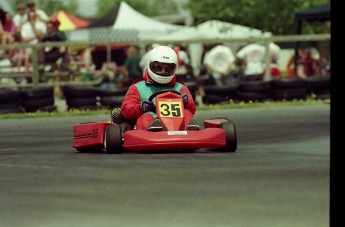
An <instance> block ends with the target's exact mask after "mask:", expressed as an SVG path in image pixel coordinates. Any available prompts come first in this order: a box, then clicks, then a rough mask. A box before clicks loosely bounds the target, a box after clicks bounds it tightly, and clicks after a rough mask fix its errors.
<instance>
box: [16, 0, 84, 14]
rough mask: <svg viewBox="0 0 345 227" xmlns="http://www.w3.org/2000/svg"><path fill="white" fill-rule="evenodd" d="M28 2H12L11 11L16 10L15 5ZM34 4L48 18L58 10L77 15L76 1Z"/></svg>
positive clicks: (45, 0)
mask: <svg viewBox="0 0 345 227" xmlns="http://www.w3.org/2000/svg"><path fill="white" fill-rule="evenodd" d="M27 2H28V1H23V0H12V1H11V5H12V7H13V9H14V10H15V9H16V8H17V5H18V4H19V3H24V4H26V3H27ZM34 2H35V3H36V8H37V9H41V10H43V11H44V12H46V14H47V15H48V16H50V15H52V14H53V13H55V12H57V11H59V10H65V11H66V12H68V13H70V14H73V15H78V14H77V10H78V3H77V1H76V0H68V1H56V0H55V1H52V0H50V1H47V0H35V1H34Z"/></svg>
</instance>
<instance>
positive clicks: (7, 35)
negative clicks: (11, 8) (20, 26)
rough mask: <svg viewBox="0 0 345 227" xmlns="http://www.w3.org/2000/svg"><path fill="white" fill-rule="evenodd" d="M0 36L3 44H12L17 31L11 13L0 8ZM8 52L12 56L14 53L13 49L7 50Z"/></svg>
mask: <svg viewBox="0 0 345 227" xmlns="http://www.w3.org/2000/svg"><path fill="white" fill-rule="evenodd" d="M0 10H1V11H0V36H1V44H2V45H6V44H12V43H13V42H14V35H15V33H16V26H15V24H14V22H13V20H12V16H11V14H10V13H8V12H6V11H3V10H2V9H0ZM5 52H7V54H8V55H9V56H10V57H11V56H12V55H13V50H8V51H7V50H5Z"/></svg>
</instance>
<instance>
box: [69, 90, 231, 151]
mask: <svg viewBox="0 0 345 227" xmlns="http://www.w3.org/2000/svg"><path fill="white" fill-rule="evenodd" d="M154 99H155V102H154ZM149 100H150V101H152V102H153V103H155V107H154V109H155V110H156V113H157V118H158V119H160V120H161V122H162V126H163V130H161V131H148V130H139V129H136V126H135V122H131V121H128V120H126V119H123V120H121V121H118V120H113V119H112V120H111V121H107V122H87V123H79V124H76V125H74V126H73V130H74V138H73V144H72V147H73V148H75V149H76V150H77V151H79V152H91V151H95V150H103V151H104V152H105V153H123V152H127V151H135V152H142V151H157V150H158V151H167V150H169V151H171V150H186V151H191V150H198V149H208V150H218V151H223V152H235V151H236V149H237V135H236V127H235V124H234V123H233V122H232V121H230V120H229V119H228V118H226V117H224V118H211V119H209V120H205V121H204V122H203V125H204V128H203V129H202V128H200V129H199V130H186V125H185V121H184V116H185V115H184V104H183V101H182V98H181V94H180V93H179V92H176V91H160V92H156V93H154V94H152V95H151V96H150V98H149Z"/></svg>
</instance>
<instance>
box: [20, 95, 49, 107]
mask: <svg viewBox="0 0 345 227" xmlns="http://www.w3.org/2000/svg"><path fill="white" fill-rule="evenodd" d="M22 105H23V107H24V108H25V110H29V109H39V108H41V107H44V106H51V105H54V98H53V97H51V98H39V99H27V100H22Z"/></svg>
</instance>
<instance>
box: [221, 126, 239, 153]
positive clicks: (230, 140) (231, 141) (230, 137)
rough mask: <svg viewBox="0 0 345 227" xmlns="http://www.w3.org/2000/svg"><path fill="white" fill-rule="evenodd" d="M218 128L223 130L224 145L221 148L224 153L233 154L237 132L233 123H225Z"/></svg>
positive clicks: (235, 147)
mask: <svg viewBox="0 0 345 227" xmlns="http://www.w3.org/2000/svg"><path fill="white" fill-rule="evenodd" d="M220 128H223V129H224V132H225V138H226V145H225V147H224V148H222V151H224V152H235V151H236V149H237V132H236V126H235V124H234V123H233V122H231V121H227V122H222V123H221V124H220Z"/></svg>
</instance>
